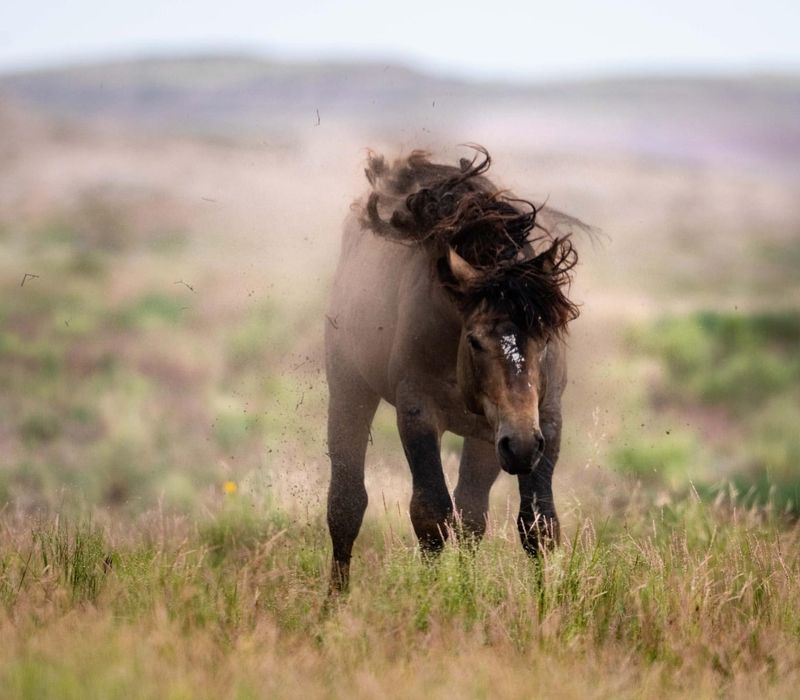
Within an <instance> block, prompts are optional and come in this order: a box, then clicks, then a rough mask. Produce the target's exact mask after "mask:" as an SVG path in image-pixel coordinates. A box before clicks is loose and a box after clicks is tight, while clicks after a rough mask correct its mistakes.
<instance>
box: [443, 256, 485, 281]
mask: <svg viewBox="0 0 800 700" xmlns="http://www.w3.org/2000/svg"><path fill="white" fill-rule="evenodd" d="M447 266H448V267H449V268H450V272H451V273H452V275H453V277H454V278H455V280H456V282H458V286H459V287H462V288H464V287H469V286H470V285H471V284H473V283H474V282H475V281H476V280H477V279H478V278H479V277H480V276H481V275H480V272H478V270H476V269H475V268H474V267H472V265H470V264H469V263H468V262H467V261H466V260H464V258H462V257H461V256H460V255H459V254H458V253H456V251H455V249H454V248H452V247H449V246H448V248H447Z"/></svg>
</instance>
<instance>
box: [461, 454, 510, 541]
mask: <svg viewBox="0 0 800 700" xmlns="http://www.w3.org/2000/svg"><path fill="white" fill-rule="evenodd" d="M499 473H500V463H499V462H498V461H497V455H496V454H495V449H494V445H492V444H491V443H490V442H485V441H483V440H478V439H476V438H466V439H465V440H464V451H463V452H462V453H461V464H460V465H459V468H458V486H456V490H455V493H454V494H453V495H454V497H455V502H456V511H457V512H458V513H459V514H460V517H461V524H462V526H463V528H464V534H466V535H469V536H472V537H473V538H475V540H476V541H478V540H480V539H481V538H482V537H483V533H484V532H486V517H487V515H488V513H489V491H490V490H491V488H492V484H494V482H495V480H496V479H497V475H498V474H499Z"/></svg>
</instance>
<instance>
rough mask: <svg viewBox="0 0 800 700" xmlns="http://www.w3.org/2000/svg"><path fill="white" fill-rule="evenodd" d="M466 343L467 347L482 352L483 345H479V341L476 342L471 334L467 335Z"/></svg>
mask: <svg viewBox="0 0 800 700" xmlns="http://www.w3.org/2000/svg"><path fill="white" fill-rule="evenodd" d="M467 342H468V343H469V346H470V347H471V348H472V349H473V350H478V351H480V350H483V345H481V341H480V340H478V339H477V338H476V337H475V336H474V335H472V334H470V335H468V336H467Z"/></svg>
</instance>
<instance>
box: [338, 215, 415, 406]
mask: <svg viewBox="0 0 800 700" xmlns="http://www.w3.org/2000/svg"><path fill="white" fill-rule="evenodd" d="M419 258H420V251H418V250H414V249H411V248H409V247H408V246H403V245H398V244H396V243H392V242H390V241H386V240H383V239H380V238H378V237H377V236H375V235H374V234H373V233H372V232H371V231H369V230H367V229H364V228H363V227H362V225H361V223H360V221H359V219H358V217H357V216H356V215H355V214H351V215H350V216H348V217H347V219H346V220H345V223H344V231H343V235H342V247H341V252H340V257H339V263H338V266H337V269H336V274H335V276H334V281H333V288H332V291H331V297H330V304H329V307H328V321H327V323H328V325H327V328H326V334H325V351H326V358H327V368H328V374H329V377H330V375H331V374H332V373H334V372H336V373H339V374H342V373H348V372H349V373H351V374H352V373H356V374H358V375H359V376H360V377H361V379H363V380H364V381H365V382H366V383H367V384H368V385H369V386H370V388H372V390H373V391H375V393H377V394H379V395H380V396H382V397H383V398H385V399H387V400H391V399H392V396H391V394H392V388H391V382H390V380H389V365H390V362H391V357H392V352H393V347H394V344H395V340H396V336H397V333H398V310H399V306H400V294H401V288H402V287H403V284H404V278H406V277H407V276H408V275H409V274H414V271H415V270H416V269H417V268H418V266H419Z"/></svg>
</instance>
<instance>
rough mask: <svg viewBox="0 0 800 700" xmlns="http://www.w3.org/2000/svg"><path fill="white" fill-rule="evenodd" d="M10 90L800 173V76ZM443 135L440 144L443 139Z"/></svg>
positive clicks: (112, 76) (209, 66) (193, 118)
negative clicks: (492, 135) (487, 135)
mask: <svg viewBox="0 0 800 700" xmlns="http://www.w3.org/2000/svg"><path fill="white" fill-rule="evenodd" d="M0 99H5V100H7V101H12V102H16V103H19V104H21V105H24V106H29V107H33V108H35V109H36V110H37V111H41V112H44V113H46V114H49V115H53V116H57V117H62V118H63V117H66V118H69V119H74V120H79V121H81V122H85V121H86V120H98V121H114V122H122V123H124V124H126V125H127V126H137V127H140V128H144V129H147V130H157V131H166V132H172V133H175V132H178V133H182V134H186V133H187V132H191V133H197V134H205V135H214V136H217V137H220V136H224V137H233V138H250V137H253V136H256V135H260V136H263V137H265V138H271V137H275V136H276V135H280V136H281V137H282V138H286V136H287V134H291V133H293V132H297V131H299V130H304V129H305V128H307V127H308V126H314V125H316V124H317V123H318V122H319V123H320V124H321V123H322V122H323V121H324V122H326V123H327V124H336V125H339V126H341V127H345V128H347V129H349V130H351V131H353V132H357V133H358V134H360V135H362V137H367V138H372V139H380V140H386V139H388V140H391V141H392V142H397V141H398V140H401V141H405V142H408V143H412V145H415V144H416V142H418V141H419V140H420V139H422V140H424V141H434V142H435V141H438V140H443V141H444V142H447V143H453V135H454V134H464V137H465V139H466V140H472V139H473V138H474V136H471V135H470V134H472V133H474V132H475V131H477V130H479V129H477V128H476V127H480V126H481V125H485V124H489V123H491V124H492V125H493V126H494V127H495V130H500V131H503V132H505V133H506V135H507V138H508V139H509V141H510V142H513V143H519V144H520V145H521V146H530V145H537V146H538V145H542V144H547V147H548V148H549V149H553V150H557V151H572V152H576V153H581V154H587V153H589V154H591V153H595V154H608V153H614V154H624V155H631V156H640V157H656V158H659V159H662V160H687V161H691V162H697V163H713V164H723V165H735V166H743V167H747V168H753V167H755V168H759V167H765V166H767V167H776V168H780V169H784V168H786V169H791V168H792V167H793V166H794V164H795V163H796V162H797V161H798V158H799V157H800V77H798V76H749V77H747V76H741V77H649V78H640V79H634V78H627V79H606V80H596V81H583V82H581V81H573V82H557V83H556V82H554V83H543V84H535V85H521V84H511V83H506V84H502V83H470V82H464V81H457V80H451V79H447V78H443V77H436V76H433V75H428V74H425V73H421V72H417V71H414V70H410V69H408V68H404V67H402V66H397V65H389V64H384V63H339V64H328V63H326V64H322V63H286V62H277V61H269V60H262V59H256V58H251V57H247V56H198V57H190V58H180V59H176V58H164V59H147V60H132V61H128V62H112V63H105V64H94V65H84V66H73V67H66V68H58V69H52V70H40V71H35V72H27V73H18V74H11V75H5V76H0ZM437 136H440V137H441V138H440V139H437Z"/></svg>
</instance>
